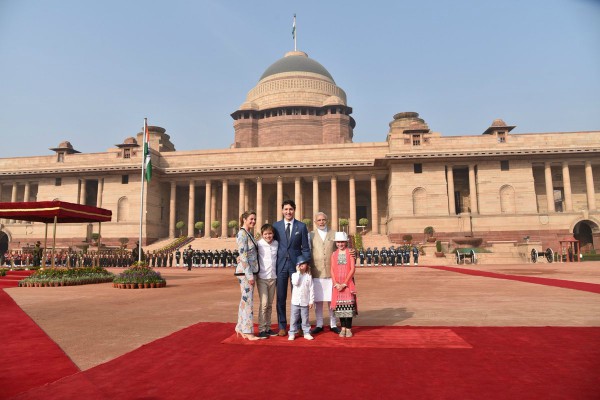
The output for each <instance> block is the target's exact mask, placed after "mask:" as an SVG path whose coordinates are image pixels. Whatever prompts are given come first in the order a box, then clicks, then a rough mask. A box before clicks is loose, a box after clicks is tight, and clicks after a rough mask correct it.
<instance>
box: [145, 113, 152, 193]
mask: <svg viewBox="0 0 600 400" xmlns="http://www.w3.org/2000/svg"><path fill="white" fill-rule="evenodd" d="M149 142H150V133H148V120H147V119H145V118H144V168H145V170H146V174H145V177H146V182H150V179H152V157H150V144H149Z"/></svg>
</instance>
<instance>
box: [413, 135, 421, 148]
mask: <svg viewBox="0 0 600 400" xmlns="http://www.w3.org/2000/svg"><path fill="white" fill-rule="evenodd" d="M412 144H413V146H420V145H421V135H412Z"/></svg>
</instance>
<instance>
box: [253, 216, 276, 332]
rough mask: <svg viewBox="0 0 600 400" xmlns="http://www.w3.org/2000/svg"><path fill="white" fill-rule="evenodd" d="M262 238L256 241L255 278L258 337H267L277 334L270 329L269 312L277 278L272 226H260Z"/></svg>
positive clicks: (271, 308) (271, 307)
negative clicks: (257, 301) (256, 261)
mask: <svg viewBox="0 0 600 400" xmlns="http://www.w3.org/2000/svg"><path fill="white" fill-rule="evenodd" d="M260 233H261V235H262V239H260V240H259V241H258V262H259V263H260V271H259V272H258V278H257V280H256V287H257V289H258V298H259V303H260V305H259V308H258V332H259V333H258V337H264V338H268V337H269V336H277V332H275V331H273V330H272V329H271V312H272V310H273V299H274V298H275V289H276V288H277V287H276V283H275V279H276V278H277V272H276V270H275V269H276V265H277V246H278V243H277V240H274V239H273V237H274V234H273V226H272V225H270V224H264V225H263V226H262V227H261V228H260Z"/></svg>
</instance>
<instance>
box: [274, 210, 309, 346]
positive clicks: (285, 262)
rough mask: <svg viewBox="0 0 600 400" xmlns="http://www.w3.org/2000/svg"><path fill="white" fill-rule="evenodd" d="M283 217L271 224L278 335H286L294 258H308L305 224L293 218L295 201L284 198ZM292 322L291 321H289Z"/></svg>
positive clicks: (294, 268)
mask: <svg viewBox="0 0 600 400" xmlns="http://www.w3.org/2000/svg"><path fill="white" fill-rule="evenodd" d="M281 213H282V214H283V219H282V220H281V221H277V222H275V223H274V224H273V228H274V230H275V232H274V234H275V240H277V242H278V243H279V247H278V248H277V322H278V324H279V332H278V335H279V336H285V335H287V332H286V330H285V329H286V326H287V317H286V301H287V292H288V285H289V284H290V283H291V281H290V279H291V277H292V274H293V273H294V272H296V258H297V257H298V256H300V255H303V256H304V257H305V259H307V260H310V247H309V244H308V229H307V228H306V224H304V223H303V222H301V221H298V220H297V219H295V218H294V214H295V213H296V203H294V201H293V200H285V201H284V202H283V203H282V205H281ZM290 322H292V321H290Z"/></svg>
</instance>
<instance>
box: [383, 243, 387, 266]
mask: <svg viewBox="0 0 600 400" xmlns="http://www.w3.org/2000/svg"><path fill="white" fill-rule="evenodd" d="M381 265H385V266H387V265H388V251H387V250H386V249H385V247H383V248H382V249H381Z"/></svg>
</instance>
